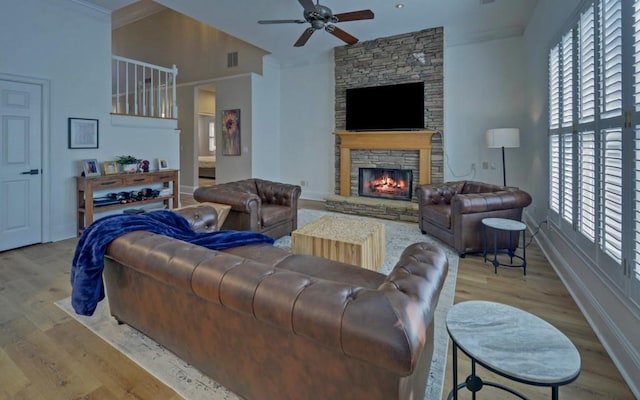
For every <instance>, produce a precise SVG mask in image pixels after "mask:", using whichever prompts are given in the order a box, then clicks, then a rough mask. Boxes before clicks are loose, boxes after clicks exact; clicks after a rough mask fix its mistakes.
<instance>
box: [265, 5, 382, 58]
mask: <svg viewBox="0 0 640 400" xmlns="http://www.w3.org/2000/svg"><path fill="white" fill-rule="evenodd" d="M298 2H300V5H302V8H304V12H303V16H304V19H271V20H262V21H258V23H259V24H304V23H305V22H307V23H309V24H310V25H311V27H310V28H307V29H305V30H304V32H302V35H300V37H299V38H298V40H296V42H295V43H294V46H295V47H302V46H304V45H305V44H306V43H307V41H308V40H309V38H310V37H311V35H312V34H313V32H315V31H317V30H320V29H324V30H325V31H327V32H329V33H330V34H332V35H333V36H335V37H337V38H338V39H340V40H342V41H343V42H345V43H347V44H356V43H358V39H357V38H356V37H354V36H352V35H351V34H349V33H347V32H345V31H344V30H342V29H340V28H338V27H337V26H335V25H334V24H336V23H338V22H346V21H359V20H363V19H373V17H374V14H373V11H371V10H360V11H351V12H346V13H340V14H334V13H333V12H332V11H331V9H330V8H329V7H327V6H323V5H321V4H320V2H319V0H318V2H316V4H313V0H298Z"/></svg>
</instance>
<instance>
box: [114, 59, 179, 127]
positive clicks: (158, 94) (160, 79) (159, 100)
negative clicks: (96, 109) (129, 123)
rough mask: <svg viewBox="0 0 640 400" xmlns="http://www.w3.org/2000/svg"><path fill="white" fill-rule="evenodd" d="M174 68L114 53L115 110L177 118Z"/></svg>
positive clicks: (129, 113)
mask: <svg viewBox="0 0 640 400" xmlns="http://www.w3.org/2000/svg"><path fill="white" fill-rule="evenodd" d="M177 75H178V67H176V66H175V64H174V65H173V66H172V67H171V68H165V67H160V66H157V65H153V64H149V63H145V62H142V61H137V60H132V59H130V58H126V57H120V56H115V55H114V56H112V76H113V84H112V94H113V95H112V112H113V113H114V114H124V115H135V116H143V117H153V118H174V119H176V118H178V104H177V102H176V76H177Z"/></svg>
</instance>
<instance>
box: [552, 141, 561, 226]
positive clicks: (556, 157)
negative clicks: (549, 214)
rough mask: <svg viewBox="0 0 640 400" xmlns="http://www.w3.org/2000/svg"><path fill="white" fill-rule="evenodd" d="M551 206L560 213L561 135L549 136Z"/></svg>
mask: <svg viewBox="0 0 640 400" xmlns="http://www.w3.org/2000/svg"><path fill="white" fill-rule="evenodd" d="M549 163H550V165H549V174H550V179H549V207H550V208H551V210H553V211H555V212H556V213H558V214H559V213H560V183H561V182H560V136H559V135H552V136H549Z"/></svg>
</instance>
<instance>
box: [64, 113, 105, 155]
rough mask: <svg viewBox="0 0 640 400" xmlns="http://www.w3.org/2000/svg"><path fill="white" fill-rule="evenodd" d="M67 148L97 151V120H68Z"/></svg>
mask: <svg viewBox="0 0 640 400" xmlns="http://www.w3.org/2000/svg"><path fill="white" fill-rule="evenodd" d="M69 148H70V149H97V148H98V120H97V119H88V118H69Z"/></svg>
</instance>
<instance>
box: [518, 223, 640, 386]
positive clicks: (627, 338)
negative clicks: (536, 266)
mask: <svg viewBox="0 0 640 400" xmlns="http://www.w3.org/2000/svg"><path fill="white" fill-rule="evenodd" d="M527 217H528V216H527V215H525V219H529V221H526V222H527V223H528V224H529V226H537V223H536V222H534V221H532V220H530V218H527ZM534 239H535V240H536V243H537V244H538V245H539V246H540V248H541V249H542V251H543V253H544V254H545V256H546V258H547V260H548V261H549V263H550V264H551V266H552V267H553V269H554V270H555V272H556V273H557V274H558V277H560V280H561V281H562V283H563V284H564V286H565V287H566V288H567V290H568V291H569V293H570V294H571V297H572V298H573V300H574V301H575V302H576V304H577V305H578V307H579V308H580V310H581V311H582V314H583V315H584V317H585V318H586V320H587V322H588V323H589V325H590V326H591V328H592V329H593V331H594V332H595V334H596V336H597V337H598V339H599V340H600V342H601V343H602V345H603V346H604V348H605V350H606V351H607V353H608V354H609V356H610V357H611V359H612V360H613V362H614V364H615V365H616V367H617V368H618V370H619V371H620V374H621V375H622V377H623V378H624V380H625V381H626V383H627V385H628V386H629V388H630V389H631V391H632V392H633V394H634V395H635V397H636V398H640V381H639V380H638V379H637V377H638V376H640V346H639V345H638V341H639V335H638V332H640V322H638V321H639V320H640V319H639V314H640V310H639V309H638V307H637V306H636V305H634V304H633V303H632V302H631V301H630V300H629V299H628V298H626V296H624V295H623V294H620V293H618V292H617V291H616V289H615V288H614V287H613V286H612V285H611V284H609V283H608V282H606V281H605V280H603V279H602V277H601V275H600V274H599V273H598V272H597V271H596V270H595V268H596V267H595V266H593V265H590V263H589V261H588V260H586V259H585V258H583V257H582V256H581V255H580V254H579V253H578V252H576V251H575V250H574V249H573V246H572V245H571V244H570V243H569V242H568V241H567V240H566V239H565V238H564V237H563V236H562V235H561V234H560V233H559V232H557V231H556V230H555V229H553V228H552V227H551V228H549V227H545V229H544V230H542V229H541V230H540V231H539V232H538V234H537V235H536V236H535V238H534Z"/></svg>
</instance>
